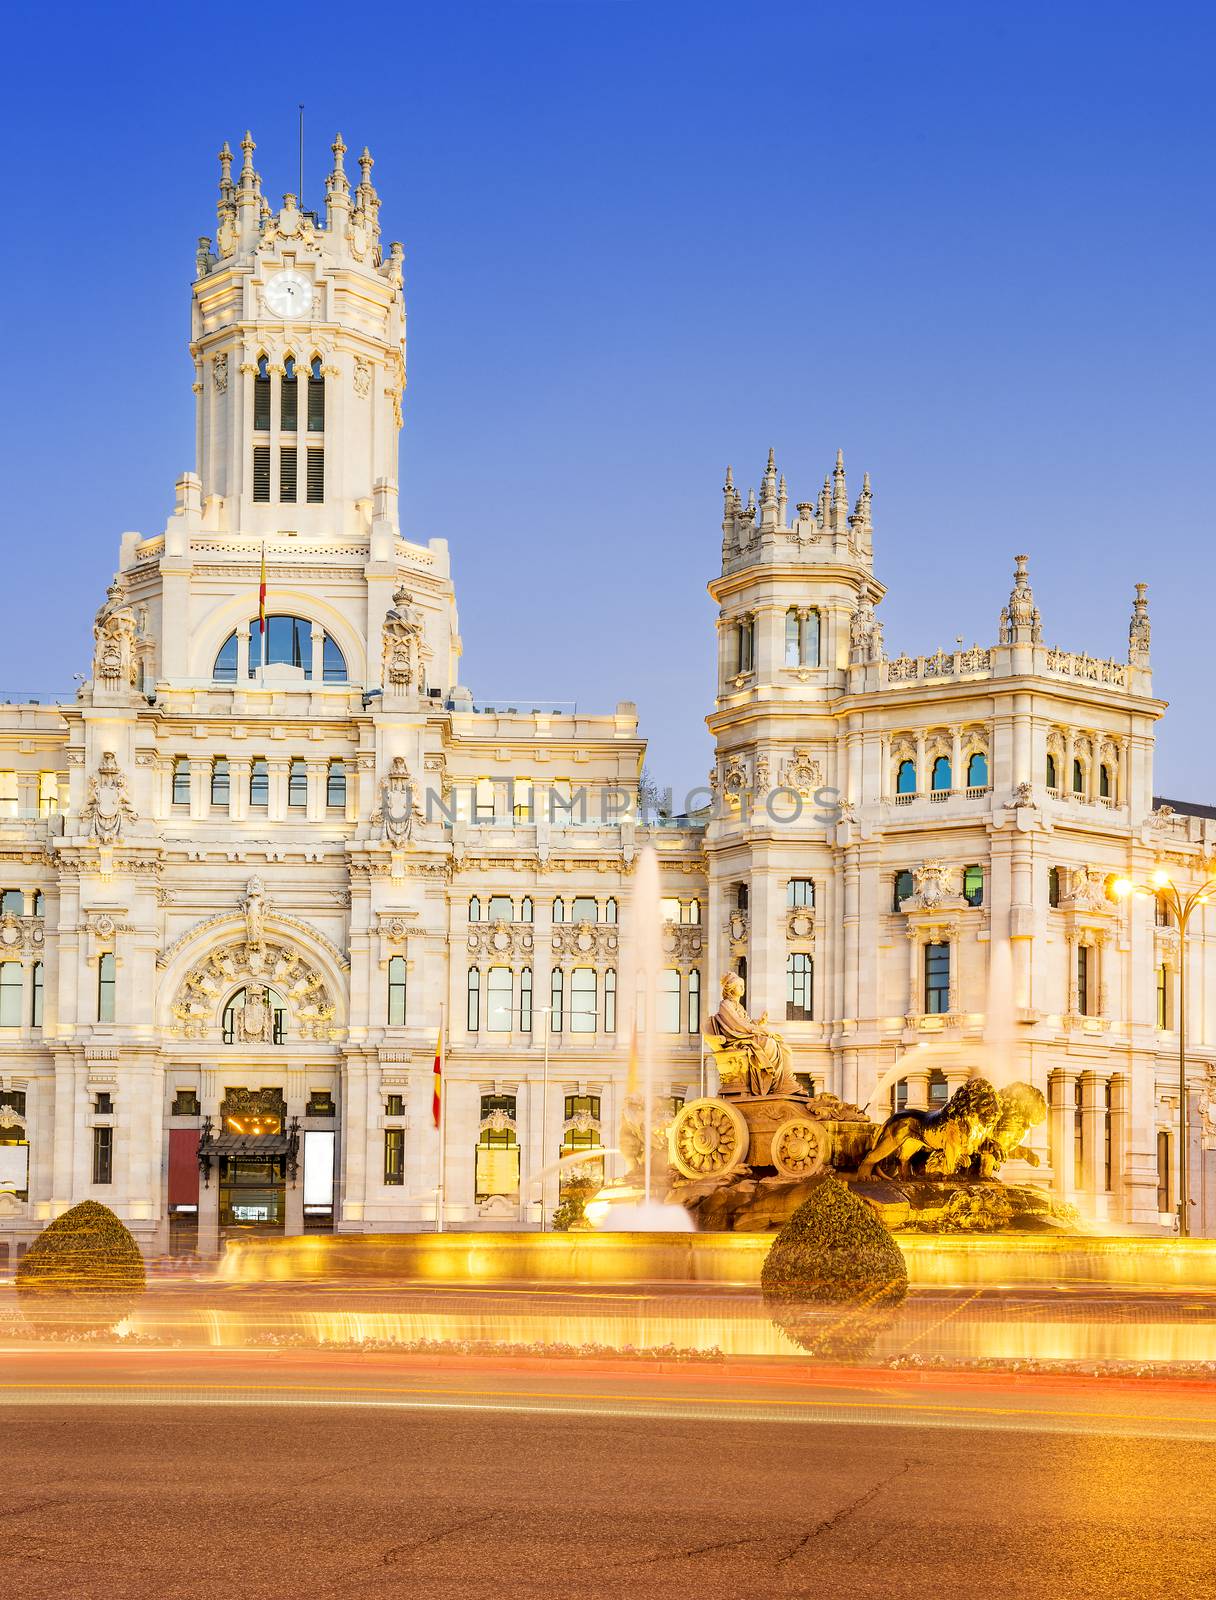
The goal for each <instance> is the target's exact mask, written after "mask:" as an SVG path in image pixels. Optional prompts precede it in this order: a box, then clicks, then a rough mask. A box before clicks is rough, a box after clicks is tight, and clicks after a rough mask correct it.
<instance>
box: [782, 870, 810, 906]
mask: <svg viewBox="0 0 1216 1600" xmlns="http://www.w3.org/2000/svg"><path fill="white" fill-rule="evenodd" d="M785 903H786V905H787V906H788V907H789V908H790V910H793V909H794V907H795V906H813V905H814V904H815V880H814V879H813V878H791V879H790V881H789V883H788V884H787V885H786V889H785Z"/></svg>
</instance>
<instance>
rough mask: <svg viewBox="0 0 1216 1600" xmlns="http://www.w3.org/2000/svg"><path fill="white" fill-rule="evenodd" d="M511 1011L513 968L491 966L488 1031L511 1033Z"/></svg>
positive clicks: (487, 981) (488, 983) (487, 995)
mask: <svg viewBox="0 0 1216 1600" xmlns="http://www.w3.org/2000/svg"><path fill="white" fill-rule="evenodd" d="M511 1012H512V1006H511V969H510V967H491V968H490V970H489V973H488V974H487V977H486V1013H487V1014H486V1031H487V1032H488V1033H510V1031H511V1025H512V1022H513V1021H514V1018H513V1017H512V1015H511Z"/></svg>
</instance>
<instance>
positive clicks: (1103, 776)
mask: <svg viewBox="0 0 1216 1600" xmlns="http://www.w3.org/2000/svg"><path fill="white" fill-rule="evenodd" d="M1098 794H1099V795H1100V797H1101V798H1102V799H1103V800H1109V799H1110V768H1109V767H1108V766H1107V765H1106V762H1105V761H1104V762H1103V763H1102V765H1101V766H1100V767H1099V768H1098Z"/></svg>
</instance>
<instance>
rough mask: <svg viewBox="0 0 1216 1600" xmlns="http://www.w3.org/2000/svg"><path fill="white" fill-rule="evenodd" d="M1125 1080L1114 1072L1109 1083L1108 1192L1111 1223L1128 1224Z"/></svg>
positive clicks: (1128, 1129)
mask: <svg viewBox="0 0 1216 1600" xmlns="http://www.w3.org/2000/svg"><path fill="white" fill-rule="evenodd" d="M1128 1091H1129V1085H1128V1081H1127V1078H1126V1076H1125V1075H1124V1074H1123V1073H1121V1072H1116V1073H1115V1075H1114V1077H1112V1078H1111V1080H1110V1168H1111V1172H1110V1192H1111V1217H1112V1220H1113V1221H1117V1222H1129V1221H1130V1220H1131V1206H1130V1198H1131V1197H1130V1195H1129V1194H1128V1193H1127V1182H1126V1180H1127V1176H1128V1160H1127V1158H1128V1147H1129V1144H1130V1140H1131V1096H1130V1094H1129V1092H1128Z"/></svg>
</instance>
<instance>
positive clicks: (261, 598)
mask: <svg viewBox="0 0 1216 1600" xmlns="http://www.w3.org/2000/svg"><path fill="white" fill-rule="evenodd" d="M258 633H259V635H260V638H259V640H258V656H259V660H258V688H259V689H264V688H265V687H266V541H265V540H264V539H263V540H262V578H261V582H260V583H259V585H258Z"/></svg>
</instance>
